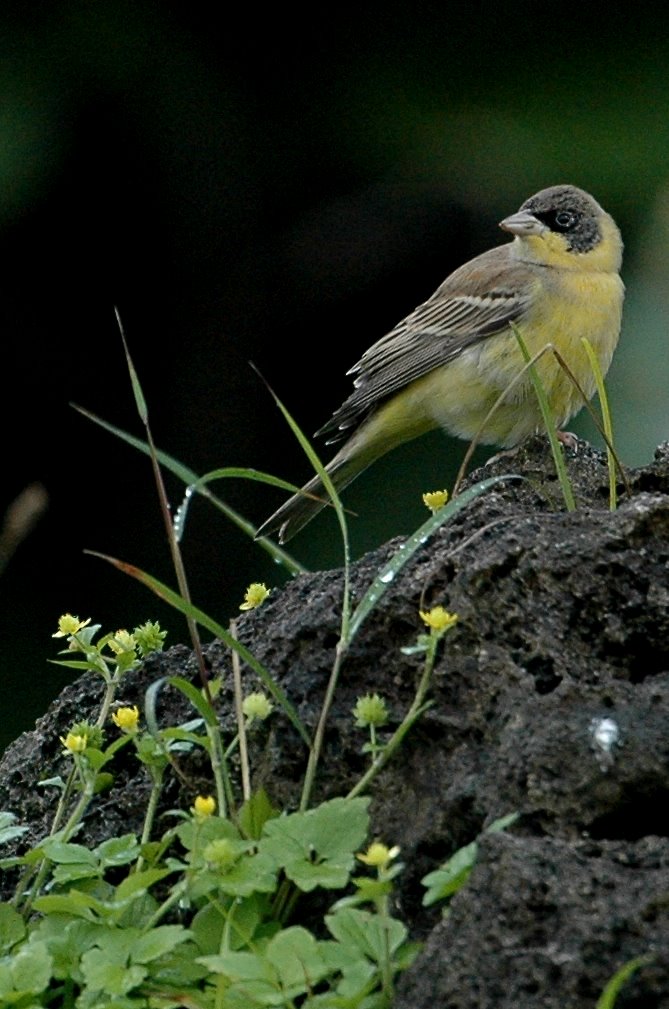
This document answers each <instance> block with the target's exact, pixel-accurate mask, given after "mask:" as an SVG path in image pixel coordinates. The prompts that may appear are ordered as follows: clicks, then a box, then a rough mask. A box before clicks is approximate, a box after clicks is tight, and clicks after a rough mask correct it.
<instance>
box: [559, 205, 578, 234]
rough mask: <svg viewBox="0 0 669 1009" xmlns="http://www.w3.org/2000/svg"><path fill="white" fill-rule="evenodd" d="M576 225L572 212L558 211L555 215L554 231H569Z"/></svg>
mask: <svg viewBox="0 0 669 1009" xmlns="http://www.w3.org/2000/svg"><path fill="white" fill-rule="evenodd" d="M575 224H576V214H575V213H574V212H573V211H572V210H558V212H557V214H556V215H555V230H556V231H569V229H570V228H573V227H574V225H575Z"/></svg>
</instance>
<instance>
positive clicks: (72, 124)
mask: <svg viewBox="0 0 669 1009" xmlns="http://www.w3.org/2000/svg"><path fill="white" fill-rule="evenodd" d="M658 10H659V9H658V8H650V7H643V5H636V6H635V7H634V8H633V9H632V8H631V7H630V6H629V5H622V4H621V5H618V6H616V5H614V6H611V5H608V6H607V7H606V8H604V7H603V6H602V7H600V6H598V5H596V4H595V5H586V4H579V5H573V6H571V7H570V6H569V5H568V4H564V3H559V4H558V3H550V2H547V3H543V4H541V5H539V4H536V3H522V2H521V3H516V4H512V5H500V4H490V3H485V2H483V3H478V4H470V5H466V6H465V5H463V4H460V5H452V4H451V5H449V4H444V3H441V4H393V3H392V2H390V3H384V4H379V3H370V4H363V5H358V6H356V8H355V9H353V8H352V7H351V9H347V8H346V6H345V5H337V6H331V7H323V6H319V7H317V8H313V9H312V10H310V9H309V8H302V7H300V9H299V10H298V9H297V7H295V8H294V9H291V8H290V7H285V6H283V5H281V6H278V7H267V8H266V9H264V8H263V9H261V8H259V7H256V6H252V7H250V8H245V7H243V6H242V7H241V8H237V7H235V8H234V10H233V9H232V8H230V9H229V10H228V12H227V13H226V11H225V9H224V8H221V9H218V8H216V7H212V6H209V5H207V6H205V5H200V4H193V3H189V4H186V3H150V2H146V0H134V2H130V0H127V2H123V0H115V2H110V3H105V2H98V3H90V2H88V3H84V2H80V3H77V2H62V3H55V2H49V3H33V4H30V5H25V4H22V5H19V4H13V3H5V4H3V7H2V12H1V13H0V29H1V32H2V43H1V44H2V49H3V52H2V59H1V60H0V89H1V90H0V252H1V257H2V259H1V262H2V269H1V272H0V306H1V320H0V324H1V340H2V347H3V353H2V362H3V379H4V380H3V383H2V388H3V395H2V400H1V402H2V432H3V441H2V445H3V452H2V470H3V478H2V484H1V486H0V505H1V506H2V511H3V512H4V511H5V509H6V508H7V507H8V505H9V503H10V502H11V501H12V500H13V499H14V498H15V497H16V496H17V495H18V494H19V493H20V492H21V491H22V490H23V489H24V488H25V487H26V486H28V485H30V484H32V483H34V482H38V483H39V484H40V485H42V486H43V487H44V488H45V489H46V492H47V494H48V499H49V504H48V509H47V510H46V512H45V513H44V515H43V516H42V518H41V519H40V520H39V522H38V523H37V525H36V526H35V528H34V530H33V532H32V533H31V534H30V536H29V537H28V538H27V539H26V540H25V541H24V542H23V543H22V544H21V545H20V546H19V547H18V549H17V551H16V552H15V554H14V555H13V556H12V557H11V559H10V561H9V563H8V565H7V566H6V568H5V570H4V572H3V573H2V576H1V577H0V591H1V594H2V606H1V607H0V747H1V746H4V745H6V743H8V742H9V741H10V740H11V739H13V738H14V737H15V736H16V735H17V734H18V733H19V732H20V731H22V730H24V729H26V728H30V727H32V725H33V723H34V720H35V718H36V717H37V716H39V715H40V714H41V713H42V712H43V710H44V708H45V707H46V705H47V703H48V702H49V700H50V699H51V698H53V697H54V696H55V695H56V694H57V693H58V692H59V690H60V689H61V688H62V686H63V685H64V684H65V683H66V682H68V681H69V679H70V678H71V675H70V673H69V672H68V671H66V670H62V669H60V668H59V667H56V666H52V665H50V664H49V663H48V661H47V660H48V659H49V658H51V657H55V653H56V650H57V644H58V643H57V642H56V641H53V640H52V639H51V634H52V633H53V631H55V629H56V623H57V619H58V616H59V615H60V614H61V613H63V612H66V611H69V612H72V613H75V614H78V615H79V616H81V617H84V616H91V617H92V618H93V620H94V622H100V623H102V624H103V626H104V629H105V630H111V629H115V628H117V627H125V626H127V627H132V626H134V625H135V624H137V623H139V622H142V621H143V620H145V619H149V618H151V619H159V620H160V621H161V622H162V623H163V625H164V626H165V627H167V628H168V629H169V632H170V636H169V639H168V641H169V642H171V643H176V642H178V641H186V640H187V635H186V629H185V626H184V624H183V621H182V619H181V618H180V617H179V616H178V615H175V614H174V613H173V612H171V611H170V610H168V609H167V607H166V606H165V605H164V604H162V603H160V602H159V601H158V600H157V599H156V598H155V597H153V596H152V595H151V594H150V593H149V592H148V591H147V590H145V589H144V588H142V587H141V586H139V585H138V584H136V583H134V582H132V581H131V580H130V579H128V578H127V577H125V576H123V575H122V574H120V573H118V572H117V571H116V570H114V569H113V568H111V567H110V566H108V565H106V564H105V563H103V562H102V561H100V560H97V559H94V558H91V557H89V556H87V555H85V554H84V550H86V549H93V550H98V551H101V552H104V553H107V554H111V555H114V556H116V557H120V558H122V559H124V560H127V561H129V562H132V563H134V564H136V565H138V566H140V567H142V568H145V569H146V570H148V571H150V572H151V573H153V574H154V575H156V576H157V577H159V578H162V579H164V580H165V581H167V582H169V583H170V584H174V577H173V575H172V573H171V567H170V563H169V559H168V552H167V548H166V544H165V537H164V532H163V528H162V523H161V518H160V513H159V510H158V504H157V498H156V494H155V490H154V485H153V481H152V476H151V471H150V466H149V463H148V461H147V459H146V458H145V457H144V456H142V455H140V454H139V453H137V452H136V451H134V450H133V449H131V448H129V447H128V446H127V445H125V444H124V443H122V442H121V441H119V440H118V439H116V438H114V437H113V436H111V435H110V434H108V433H106V432H105V431H103V430H101V429H100V428H99V427H97V426H95V425H94V424H92V423H91V422H90V421H88V420H85V419H84V418H82V417H81V416H80V415H79V414H77V413H76V412H75V411H74V410H73V408H72V406H71V405H70V404H71V403H73V402H74V403H77V404H80V405H82V406H84V407H86V408H88V409H89V410H91V411H93V412H95V413H97V414H99V415H101V416H102V417H103V418H105V419H106V420H108V421H110V422H111V423H113V424H116V425H118V426H120V427H122V428H125V429H127V430H129V431H131V432H132V433H134V434H136V435H139V436H141V435H142V430H141V426H140V424H139V421H138V418H137V414H136V411H135V408H134V404H133V399H132V393H131V389H130V384H129V381H128V375H127V369H126V365H125V361H124V357H123V352H122V347H121V342H120V339H119V333H118V328H117V324H116V320H115V317H114V309H115V307H117V308H118V310H119V312H120V315H121V318H122V321H123V324H124V328H125V331H126V334H127V338H128V341H129V345H130V349H131V352H132V354H133V357H134V362H135V365H136V367H137V369H138V372H139V375H140V378H141V381H142V384H143V388H144V391H145V393H146V396H147V399H148V403H149V408H150V416H151V423H152V429H153V433H154V437H155V439H156V442H157V444H158V445H159V446H160V447H161V448H163V449H164V450H165V451H167V452H169V453H171V454H172V455H174V456H175V457H176V458H178V459H179V460H181V461H182V462H183V463H185V464H187V465H188V466H190V467H191V468H192V469H194V470H195V471H197V472H198V473H204V472H206V471H208V470H211V469H213V468H215V467H218V466H226V465H227V466H232V465H237V466H253V467H256V468H258V469H264V470H269V471H271V472H273V473H275V474H277V475H280V476H282V477H284V478H286V479H291V480H294V481H295V482H301V481H302V479H303V478H305V477H306V476H307V475H308V473H309V466H308V463H307V461H306V460H305V458H304V456H303V454H302V452H301V450H300V448H299V447H298V446H297V445H296V443H295V440H294V438H293V436H292V435H291V434H290V432H289V431H288V429H287V427H286V425H285V423H284V422H283V420H282V419H281V417H280V415H279V414H278V411H277V409H276V407H275V406H274V404H273V402H272V399H271V397H270V395H269V393H268V392H267V390H266V388H265V386H264V385H263V383H262V381H261V380H260V378H259V377H258V375H257V374H256V372H255V371H254V370H253V369H252V368H251V367H250V364H249V362H253V363H254V364H255V365H256V366H257V368H258V369H259V371H260V372H261V373H262V375H263V376H264V378H265V379H266V380H267V382H269V383H270V384H271V386H272V387H273V389H274V390H275V392H276V393H277V394H278V395H279V396H280V397H281V398H282V400H283V401H284V403H285V404H286V406H287V407H288V409H289V410H290V411H291V412H292V413H293V415H294V416H295V418H296V420H297V421H298V422H299V423H300V425H301V426H302V427H303V429H304V430H305V431H306V432H307V433H309V434H311V433H312V432H313V431H314V430H315V429H316V428H317V427H319V426H320V425H321V424H322V423H323V422H324V421H325V420H326V419H327V418H328V417H329V416H330V413H331V412H332V410H333V409H334V408H335V407H337V406H338V405H339V404H340V402H341V401H342V399H343V398H344V397H345V396H346V395H347V394H348V392H349V390H350V379H348V378H347V377H346V375H345V372H346V370H347V369H348V368H349V367H350V366H351V365H352V364H353V363H354V362H355V361H356V360H357V359H358V357H359V356H360V354H361V353H362V352H363V351H364V350H365V349H366V347H367V346H368V345H369V344H370V343H371V342H373V341H374V340H376V339H378V338H379V337H380V336H382V335H383V333H385V332H386V331H387V330H388V329H389V328H391V327H392V326H393V325H394V324H395V323H396V322H397V321H398V320H399V319H400V318H402V317H403V316H404V315H405V314H406V313H407V312H409V311H410V310H411V309H412V308H413V307H414V306H415V305H416V304H418V303H419V302H421V301H423V300H424V299H425V298H426V297H427V296H428V295H430V294H431V293H432V291H433V290H434V288H435V287H436V286H437V285H438V283H440V281H441V280H442V279H443V278H444V277H445V275H446V274H447V273H448V272H449V271H450V270H452V269H453V268H454V267H456V266H458V265H459V264H460V263H462V262H463V261H465V260H466V259H468V258H470V257H471V256H473V255H475V254H477V253H479V252H481V251H483V250H484V249H486V248H488V247H489V246H491V245H494V244H497V243H499V242H501V241H503V240H504V236H503V235H502V234H501V232H500V231H499V230H498V228H497V222H498V221H499V220H500V219H501V218H502V216H504V215H506V214H508V213H510V212H513V211H514V210H516V209H517V208H518V206H519V205H520V203H521V202H522V201H523V200H524V199H525V198H526V197H527V196H529V195H530V194H531V193H533V192H534V191H536V190H537V189H540V188H543V187H544V186H547V185H552V184H555V183H560V182H572V183H575V184H577V185H580V186H582V187H584V188H585V189H588V190H590V191H591V192H592V193H593V194H594V195H595V197H596V198H597V199H598V200H599V201H600V202H601V203H602V204H603V205H604V206H605V207H606V209H608V210H609V211H610V212H611V213H612V214H613V215H614V217H615V218H616V220H617V221H618V224H619V225H620V227H621V229H622V231H623V235H624V238H625V241H626V259H625V264H624V279H625V281H626V284H627V287H628V298H627V304H626V315H625V323H624V329H623V336H622V340H621V345H620V347H619V349H618V352H617V355H616V358H615V359H614V364H613V367H612V369H611V372H610V377H609V381H608V386H609V393H610V398H611V403H612V408H613V412H614V419H615V424H616V441H617V444H618V447H619V450H620V452H621V455H622V457H623V460H624V461H625V462H626V463H628V464H630V465H637V464H641V463H644V462H646V461H647V460H649V459H650V458H651V456H652V452H653V449H654V447H655V445H656V444H657V443H658V442H660V441H662V440H663V439H665V438H667V437H668V436H669V408H668V406H667V389H668V388H669V361H668V357H667V351H666V347H667V342H666V340H667V322H666V319H667V308H668V301H669V292H668V289H667V283H666V273H667V264H668V261H669V189H668V187H667V182H668V171H667V166H668V151H669V76H668V75H667V71H666V68H667V66H668V65H669V32H668V31H667V28H668V27H669V24H668V23H667V15H666V14H662V13H660V14H658ZM573 428H574V430H578V431H579V432H580V433H582V434H585V435H586V436H588V437H592V438H593V440H594V441H597V438H596V435H594V434H593V431H592V429H591V428H590V427H589V425H588V423H587V422H584V421H579V422H577V423H576V424H575V425H573ZM465 447H466V446H465V445H464V444H462V443H459V442H454V441H450V440H448V439H446V438H445V437H444V436H443V435H441V434H436V435H430V436H428V437H426V438H424V439H422V440H421V441H419V442H417V443H415V444H413V445H411V446H409V448H408V449H406V450H400V451H399V452H398V453H396V454H395V455H393V456H391V457H387V458H386V459H385V460H383V461H382V462H380V463H379V464H378V465H377V466H375V467H374V468H373V469H372V470H370V471H369V472H368V473H367V474H366V475H365V476H363V477H362V478H361V479H360V481H359V482H358V483H357V484H356V485H355V486H354V487H352V488H351V490H350V492H349V493H348V494H347V496H346V503H347V504H348V505H349V506H350V507H351V508H353V509H355V510H356V511H357V512H358V513H359V518H358V519H357V520H356V521H355V522H353V523H352V530H353V544H354V550H355V553H356V555H359V554H360V553H362V552H363V551H365V550H367V549H369V548H371V547H373V546H376V545H378V544H380V543H382V542H383V541H384V540H386V539H387V538H389V537H390V536H392V535H395V534H399V533H407V532H409V531H410V530H411V529H412V528H413V527H415V526H416V525H417V524H418V522H420V521H421V520H422V519H423V518H424V517H425V515H426V513H425V511H424V507H423V505H422V503H421V500H420V495H421V492H422V491H424V490H427V489H436V488H439V487H442V486H448V485H449V483H451V482H452V480H453V474H454V472H455V470H456V469H457V466H458V464H459V462H460V460H461V458H462V454H463V452H464V450H465ZM325 451H327V450H324V452H325ZM485 455H486V453H482V454H480V455H479V456H478V457H477V458H479V459H482V458H485ZM168 488H169V493H170V498H171V501H172V504H173V506H174V507H176V506H178V504H179V502H180V499H181V495H182V493H183V487H182V486H181V485H180V484H179V483H178V482H177V481H176V480H174V479H172V478H170V479H169V480H168ZM215 489H216V490H217V492H218V493H219V494H221V496H224V497H225V498H226V499H227V500H228V501H229V502H230V503H231V504H233V505H234V506H235V507H237V508H238V509H239V510H240V511H241V512H243V513H244V514H245V515H246V516H247V517H248V518H249V519H251V520H252V521H254V522H255V523H259V522H260V521H261V520H262V519H264V518H265V517H266V516H267V514H268V513H269V512H270V511H271V510H273V508H274V507H275V506H277V505H278V504H279V503H280V501H281V500H282V499H283V495H282V494H281V493H280V492H279V491H275V490H270V489H269V488H265V487H263V486H262V485H260V484H251V483H245V482H240V481H235V482H233V481H227V482H226V483H225V485H223V484H221V483H219V484H217V485H216V488H215ZM290 546H291V549H292V551H293V552H294V553H295V555H296V556H298V557H299V559H300V560H301V561H302V562H303V563H305V564H306V565H307V566H309V567H330V566H334V565H337V564H339V563H340V561H341V549H340V546H339V541H338V538H337V535H336V527H335V523H334V521H333V518H332V516H331V515H329V516H325V517H321V519H319V521H318V522H317V523H314V524H313V525H312V526H311V527H309V529H308V530H306V531H305V533H304V534H303V535H302V536H300V537H299V539H297V540H295V541H294V542H293V543H291V544H290ZM184 553H185V559H186V565H187V570H188V573H189V577H190V583H191V589H192V594H193V598H194V601H195V602H196V603H197V604H198V605H200V606H201V607H202V608H203V609H205V610H207V611H208V612H209V613H210V614H211V615H212V616H213V617H215V618H216V619H218V620H219V621H221V622H223V623H226V622H227V620H228V619H229V618H230V617H231V616H233V615H234V614H235V613H236V612H238V606H239V603H240V602H241V601H242V598H243V593H244V589H245V587H246V586H247V584H248V583H249V582H251V581H256V580H258V581H259V580H264V581H266V582H267V583H268V584H269V585H272V586H277V585H280V584H281V581H282V580H283V579H284V578H285V577H286V576H285V575H283V574H282V573H281V570H280V569H279V568H277V567H275V566H274V565H273V564H272V563H271V561H269V560H268V559H267V557H266V555H265V554H264V553H262V552H261V551H260V550H259V548H258V547H257V545H255V544H253V543H252V542H251V541H249V540H248V539H247V538H246V537H245V536H244V535H243V534H242V533H241V532H239V531H238V530H237V529H236V528H234V527H233V526H231V525H230V524H229V523H228V522H227V521H226V520H225V519H224V518H223V517H222V516H221V515H220V514H219V513H218V512H216V511H215V510H214V509H213V508H212V507H211V506H209V505H207V504H206V503H205V502H203V501H202V500H196V501H195V502H194V504H193V506H192V509H191V514H190V518H189V524H188V526H187V529H186V535H185V540H184Z"/></svg>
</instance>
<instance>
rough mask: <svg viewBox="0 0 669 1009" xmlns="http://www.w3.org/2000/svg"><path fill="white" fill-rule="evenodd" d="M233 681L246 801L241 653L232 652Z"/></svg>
mask: <svg viewBox="0 0 669 1009" xmlns="http://www.w3.org/2000/svg"><path fill="white" fill-rule="evenodd" d="M230 634H231V636H232V637H233V638H236V637H237V624H236V621H234V620H231V621H230ZM232 682H233V687H234V697H235V716H236V718H237V739H238V741H239V760H240V768H241V775H242V796H243V798H244V802H247V801H248V800H249V799H250V798H251V772H250V768H249V751H248V746H247V741H246V719H245V718H244V711H243V702H244V697H243V693H242V667H241V662H240V661H239V653H238V652H236V651H234V650H233V652H232Z"/></svg>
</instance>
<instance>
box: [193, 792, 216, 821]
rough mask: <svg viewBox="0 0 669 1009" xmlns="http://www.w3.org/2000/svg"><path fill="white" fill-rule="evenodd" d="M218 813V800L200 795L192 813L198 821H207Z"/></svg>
mask: <svg viewBox="0 0 669 1009" xmlns="http://www.w3.org/2000/svg"><path fill="white" fill-rule="evenodd" d="M215 812H216V799H214V797H213V796H211V795H198V796H197V798H196V799H195V802H194V803H193V805H192V807H191V813H192V814H193V816H194V817H195V818H196V819H197V820H206V819H207V817H208V816H212V814H213V813H215Z"/></svg>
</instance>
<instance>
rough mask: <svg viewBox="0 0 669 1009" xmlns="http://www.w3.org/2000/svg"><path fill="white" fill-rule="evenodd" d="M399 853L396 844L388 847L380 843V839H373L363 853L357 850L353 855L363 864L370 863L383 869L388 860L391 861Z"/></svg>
mask: <svg viewBox="0 0 669 1009" xmlns="http://www.w3.org/2000/svg"><path fill="white" fill-rule="evenodd" d="M399 853H400V849H399V848H398V846H397V845H395V847H393V848H388V847H387V845H385V844H382V843H381V841H373V842H372V844H370V846H369V848H368V849H367V851H366V852H364V854H363V853H362V852H358V854H357V855H356V856H355V857H356V858H357V859H359V860H360V861H361V862H364V863H365V865H372V866H374V867H375V868H377V869H385V868H386V866H387V865H388V863H389V862H392V860H393V859H394V858H397V856H398V855H399Z"/></svg>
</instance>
